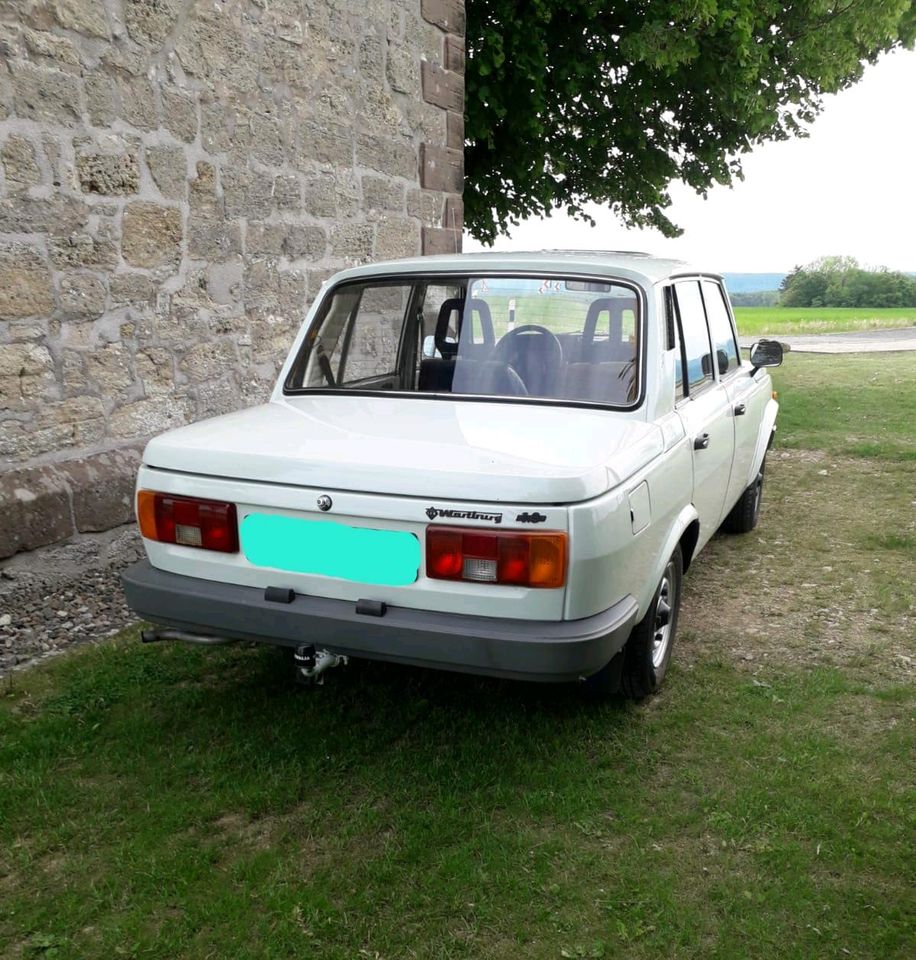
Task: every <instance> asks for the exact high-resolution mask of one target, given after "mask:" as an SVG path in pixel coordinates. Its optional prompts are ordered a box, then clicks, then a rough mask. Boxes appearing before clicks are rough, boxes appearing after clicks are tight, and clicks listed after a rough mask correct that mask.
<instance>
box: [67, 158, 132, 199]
mask: <svg viewBox="0 0 916 960" xmlns="http://www.w3.org/2000/svg"><path fill="white" fill-rule="evenodd" d="M76 175H77V177H78V179H79V184H80V188H81V189H82V191H83V193H99V194H102V195H103V196H123V195H125V194H129V193H136V192H137V191H138V190H139V189H140V164H139V162H138V160H137V155H136V154H134V153H118V154H114V153H84V154H81V155H80V156H78V157H77V158H76Z"/></svg>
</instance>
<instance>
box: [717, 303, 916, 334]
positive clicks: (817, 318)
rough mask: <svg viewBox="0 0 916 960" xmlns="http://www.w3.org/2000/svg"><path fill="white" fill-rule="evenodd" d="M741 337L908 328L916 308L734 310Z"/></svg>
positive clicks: (914, 320) (745, 308) (915, 314)
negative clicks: (763, 334) (760, 334)
mask: <svg viewBox="0 0 916 960" xmlns="http://www.w3.org/2000/svg"><path fill="white" fill-rule="evenodd" d="M735 321H736V322H737V324H738V332H739V333H740V334H741V335H742V336H748V337H752V336H755V335H756V334H759V333H772V334H778V333H782V334H791V333H843V332H846V331H850V330H875V329H881V328H896V327H910V326H913V325H914V324H916V308H910V307H878V308H864V307H735Z"/></svg>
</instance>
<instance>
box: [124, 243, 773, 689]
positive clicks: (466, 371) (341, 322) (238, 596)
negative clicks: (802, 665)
mask: <svg viewBox="0 0 916 960" xmlns="http://www.w3.org/2000/svg"><path fill="white" fill-rule="evenodd" d="M781 358H782V350H781V347H780V346H779V344H778V343H773V342H769V341H762V342H761V343H759V344H756V345H755V346H754V347H753V348H752V350H751V356H750V360H749V361H748V360H743V359H742V357H741V354H740V352H739V349H738V343H737V339H736V335H735V326H734V320H733V317H732V312H731V309H730V306H729V302H728V297H727V295H726V292H725V289H724V287H723V285H722V281H721V279H720V277H719V276H717V275H716V274H711V273H705V272H702V271H698V270H695V269H692V268H690V267H688V266H686V265H685V264H683V263H680V262H676V261H671V260H660V259H656V258H653V257H650V256H647V255H643V254H635V253H602V252H582V253H577V252H543V253H532V254H522V253H519V254H511V255H510V254H499V255H494V254H467V255H456V256H446V257H424V258H418V259H412V260H401V261H397V262H392V263H379V264H374V265H370V266H363V267H357V268H354V269H351V270H345V271H343V272H341V273H338V274H337V275H336V276H334V277H333V278H332V279H331V280H330V281H329V282H328V283H327V284H326V285H325V286H324V287H323V289H322V290H321V293H320V295H319V296H318V297H317V300H316V302H315V303H314V304H313V306H312V309H311V311H310V312H309V315H308V317H307V319H306V320H305V322H304V324H303V326H302V329H301V331H300V332H299V334H298V336H297V338H296V340H295V342H294V344H293V346H292V349H291V350H290V353H289V357H288V358H287V360H286V363H285V364H284V366H283V370H282V372H281V374H280V377H279V379H278V381H277V384H276V387H275V389H274V392H273V395H272V397H271V399H270V402H268V403H265V404H263V405H261V406H257V407H253V408H251V409H248V410H241V411H239V412H237V413H230V414H227V415H226V416H221V417H215V418H213V419H210V420H205V421H203V422H200V423H195V424H193V425H191V426H186V427H182V428H180V429H176V430H171V431H169V432H168V433H165V434H163V435H161V436H158V437H156V438H154V439H153V440H151V441H150V443H149V445H148V446H147V447H146V450H145V452H144V455H143V464H142V466H141V468H140V473H139V478H138V484H137V513H138V518H139V523H140V529H141V532H142V535H143V538H144V543H145V547H146V552H147V556H148V560H145V561H142V562H141V563H139V564H137V565H135V566H134V567H132V568H130V569H129V570H128V571H127V572H126V573H125V575H124V578H123V582H124V589H125V591H126V595H127V600H128V602H129V604H130V606H131V607H132V608H133V609H134V610H135V611H136V612H137V613H138V614H139V615H140V616H141V617H143V618H144V619H146V620H149V621H152V622H153V623H154V624H156V625H157V626H155V627H154V628H153V629H152V630H150V631H147V632H146V634H145V639H146V640H155V639H182V640H187V641H191V642H198V643H217V642H223V641H227V640H233V639H236V640H254V641H259V642H263V643H269V644H275V645H279V646H286V647H291V648H293V649H294V650H295V651H296V662H297V664H298V669H299V670H300V672H301V674H302V675H303V676H305V677H312V678H314V677H317V676H318V675H319V674H321V673H322V672H323V671H324V670H325V669H326V668H327V667H329V666H331V665H334V664H337V663H340V662H342V661H344V660H345V659H346V658H347V657H349V656H355V657H366V658H370V659H377V660H391V661H397V662H399V663H409V664H419V665H423V666H427V667H438V668H442V669H447V670H459V671H466V672H471V673H479V674H489V675H494V676H501V677H513V678H519V679H527V680H541V681H577V680H581V681H585V682H586V683H587V685H588V686H589V687H590V688H591V689H593V690H595V691H599V692H610V691H616V690H618V689H619V690H622V691H623V693H625V694H626V695H628V696H631V697H634V698H641V697H644V696H646V695H648V694H650V693H653V692H654V691H655V690H656V689H657V688H658V685H659V684H660V683H661V681H662V679H663V677H664V675H665V672H666V670H667V667H668V663H669V660H670V657H671V650H672V644H673V642H674V634H675V630H676V627H677V619H678V609H679V606H680V599H681V581H682V576H683V573H684V571H686V570H687V568H688V567H689V566H690V564H691V563H692V562H693V561H694V559H695V558H696V556H697V554H698V553H699V551H700V550H701V549H702V547H703V546H704V544H705V543H706V542H707V541H708V540H709V538H710V537H711V536H712V535H713V533H715V531H716V530H717V529H718V528H719V527H720V526H723V525H724V527H725V528H726V529H728V530H731V531H737V532H743V531H747V530H750V529H751V528H753V527H754V526H755V524H756V523H757V518H758V512H759V509H760V497H761V489H762V485H763V477H764V460H765V457H766V452H767V449H768V448H769V446H770V443H771V441H772V437H773V433H774V430H775V421H776V413H777V409H778V406H777V403H776V401H775V400H774V399H773V395H772V393H771V382H770V376H769V374H768V373H767V371H766V370H764V369H762V368H763V367H765V366H773V365H776V364H778V363H779V362H780V361H781Z"/></svg>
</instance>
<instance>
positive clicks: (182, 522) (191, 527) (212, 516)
mask: <svg viewBox="0 0 916 960" xmlns="http://www.w3.org/2000/svg"><path fill="white" fill-rule="evenodd" d="M137 519H138V520H139V522H140V533H141V534H143V536H144V537H146V539H147V540H158V541H159V543H177V544H181V545H183V546H186V547H200V548H201V549H203V550H219V551H220V552H221V553H237V552H238V549H239V525H238V519H237V516H236V511H235V504H234V503H221V502H220V501H218V500H199V499H198V498H197V497H175V496H173V495H172V494H170V493H156V492H155V491H153V490H141V491H140V492H139V493H138V494H137Z"/></svg>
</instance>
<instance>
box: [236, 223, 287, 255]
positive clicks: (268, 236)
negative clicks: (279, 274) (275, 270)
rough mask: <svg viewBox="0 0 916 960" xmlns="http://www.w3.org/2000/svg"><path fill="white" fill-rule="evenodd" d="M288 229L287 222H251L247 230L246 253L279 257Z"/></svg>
mask: <svg viewBox="0 0 916 960" xmlns="http://www.w3.org/2000/svg"><path fill="white" fill-rule="evenodd" d="M288 231H289V224H286V223H260V222H252V223H249V224H248V229H247V230H246V231H245V253H246V254H248V255H249V256H250V255H252V254H253V255H255V256H274V257H279V256H280V254H281V253H282V252H283V244H284V242H285V241H286V235H287V233H288Z"/></svg>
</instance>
